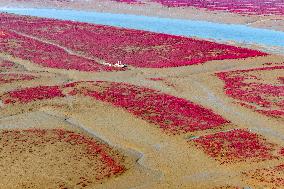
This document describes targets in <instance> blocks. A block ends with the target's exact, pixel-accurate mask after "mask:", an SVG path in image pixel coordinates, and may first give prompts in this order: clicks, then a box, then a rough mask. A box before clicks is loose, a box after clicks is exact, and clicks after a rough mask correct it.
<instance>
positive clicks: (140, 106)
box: [0, 81, 229, 134]
mask: <svg viewBox="0 0 284 189" xmlns="http://www.w3.org/2000/svg"><path fill="white" fill-rule="evenodd" d="M63 91H64V93H63ZM66 91H68V92H66ZM66 95H69V96H70V95H71V96H76V95H80V96H88V97H91V98H94V99H96V100H100V101H104V102H107V103H110V104H112V105H113V106H116V107H119V108H122V109H124V110H126V111H128V112H130V113H131V114H133V115H135V116H136V117H138V118H142V119H144V120H146V121H148V122H150V123H152V124H155V125H157V126H159V127H160V128H162V129H163V130H165V131H167V132H170V133H174V134H175V133H181V132H193V131H198V130H206V129H214V128H219V127H222V126H224V125H225V124H227V123H229V121H227V120H225V119H224V118H222V117H221V116H219V115H217V114H215V113H214V112H213V111H212V110H209V109H207V108H204V107H202V106H200V105H197V104H195V103H193V102H190V101H188V100H185V99H182V98H178V97H175V96H171V95H167V94H164V93H161V92H159V91H156V90H152V89H148V88H145V87H138V86H134V85H130V84H126V83H115V82H105V81H97V82H75V83H69V84H65V85H63V86H40V87H35V88H26V89H20V90H17V91H10V92H8V93H5V94H3V95H2V96H1V97H0V98H1V99H2V101H3V102H4V103H5V104H11V103H28V102H31V101H34V100H41V99H52V98H55V97H64V96H66Z"/></svg>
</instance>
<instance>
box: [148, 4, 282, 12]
mask: <svg viewBox="0 0 284 189" xmlns="http://www.w3.org/2000/svg"><path fill="white" fill-rule="evenodd" d="M152 1H154V2H158V3H161V4H163V5H166V6H170V7H179V6H190V7H196V8H204V9H207V10H213V11H229V12H233V13H238V14H249V15H284V4H283V1H282V0H246V1H243V0H229V1H228V0H206V1H204V0H174V1H172V0H152Z"/></svg>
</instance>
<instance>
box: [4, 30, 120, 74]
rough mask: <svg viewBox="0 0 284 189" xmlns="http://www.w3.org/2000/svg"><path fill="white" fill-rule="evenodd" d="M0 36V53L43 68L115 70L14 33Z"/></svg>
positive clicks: (7, 32)
mask: <svg viewBox="0 0 284 189" xmlns="http://www.w3.org/2000/svg"><path fill="white" fill-rule="evenodd" d="M3 31H4V32H5V36H2V37H1V36H0V43H1V46H0V52H1V53H6V54H10V55H12V56H14V57H17V58H21V59H24V60H29V61H32V62H33V63H36V64H39V65H41V66H44V67H51V68H60V69H73V70H80V71H112V70H116V69H115V68H112V67H109V66H104V65H101V64H98V63H97V62H95V61H93V60H89V59H86V58H82V57H79V56H76V55H71V54H69V53H68V52H66V51H65V50H64V49H62V48H59V47H57V46H55V45H51V44H48V43H44V42H41V41H39V40H35V39H33V38H29V37H26V36H23V35H20V34H17V33H16V32H12V31H9V30H3Z"/></svg>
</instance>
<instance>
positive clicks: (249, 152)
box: [191, 129, 276, 164]
mask: <svg viewBox="0 0 284 189" xmlns="http://www.w3.org/2000/svg"><path fill="white" fill-rule="evenodd" d="M191 142H193V143H194V144H195V145H196V146H197V147H198V148H199V149H201V150H203V151H204V152H205V153H206V154H207V155H209V156H210V157H212V158H214V159H215V160H217V161H219V162H221V164H223V163H233V162H241V161H263V160H270V159H274V158H276V157H275V156H274V155H273V151H274V150H275V145H274V144H271V143H269V142H267V141H266V140H265V139H264V138H262V137H261V136H259V135H257V134H255V133H251V132H249V131H247V130H244V129H235V130H231V131H226V132H218V133H215V134H210V135H205V136H201V137H199V138H195V139H193V140H192V141H191Z"/></svg>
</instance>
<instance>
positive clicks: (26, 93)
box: [3, 86, 64, 104]
mask: <svg viewBox="0 0 284 189" xmlns="http://www.w3.org/2000/svg"><path fill="white" fill-rule="evenodd" d="M5 97H6V98H5ZM55 97H64V95H63V93H62V91H61V89H60V87H59V86H39V87H31V88H25V89H20V90H15V91H10V92H8V93H6V94H4V100H3V101H4V103H5V104H10V103H15V102H19V103H29V102H32V101H35V100H44V99H52V98H55Z"/></svg>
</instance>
